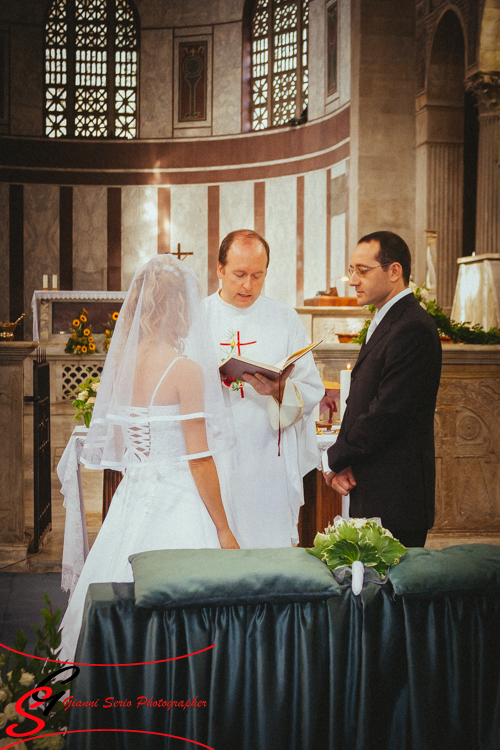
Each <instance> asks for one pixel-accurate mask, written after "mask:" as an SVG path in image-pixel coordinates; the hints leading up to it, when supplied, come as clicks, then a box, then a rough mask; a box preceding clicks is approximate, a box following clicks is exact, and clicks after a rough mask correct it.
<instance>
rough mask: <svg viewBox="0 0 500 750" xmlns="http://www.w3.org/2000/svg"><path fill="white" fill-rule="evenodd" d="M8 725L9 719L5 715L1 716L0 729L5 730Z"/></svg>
mask: <svg viewBox="0 0 500 750" xmlns="http://www.w3.org/2000/svg"><path fill="white" fill-rule="evenodd" d="M6 724H7V717H6V715H5V714H0V729H3V728H4V726H5V725H6Z"/></svg>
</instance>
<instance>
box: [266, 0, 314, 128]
mask: <svg viewBox="0 0 500 750" xmlns="http://www.w3.org/2000/svg"><path fill="white" fill-rule="evenodd" d="M308 21H309V1H308V0H257V1H256V3H255V6H254V11H253V17H252V129H253V130H264V129H265V128H269V127H275V126H277V125H285V124H286V123H287V122H288V121H289V120H290V119H292V118H294V117H298V116H299V115H300V114H301V112H302V111H303V109H304V108H305V107H306V106H307V93H308V75H307V72H308V71H307V41H308V40H307V33H308Z"/></svg>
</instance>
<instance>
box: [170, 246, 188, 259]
mask: <svg viewBox="0 0 500 750" xmlns="http://www.w3.org/2000/svg"><path fill="white" fill-rule="evenodd" d="M171 255H175V257H176V258H179V260H185V259H186V258H187V256H188V255H194V253H187V252H184V251H183V252H181V243H180V242H178V243H177V252H176V253H172V252H171Z"/></svg>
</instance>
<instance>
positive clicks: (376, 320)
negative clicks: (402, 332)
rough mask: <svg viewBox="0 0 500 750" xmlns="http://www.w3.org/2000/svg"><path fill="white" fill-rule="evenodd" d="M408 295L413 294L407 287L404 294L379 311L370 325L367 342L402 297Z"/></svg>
mask: <svg viewBox="0 0 500 750" xmlns="http://www.w3.org/2000/svg"><path fill="white" fill-rule="evenodd" d="M407 294H413V292H412V290H411V289H410V287H407V288H406V289H403V291H402V292H399V293H398V294H395V295H394V297H392V298H391V299H390V300H389V302H386V303H385V305H383V306H382V307H381V308H380V310H377V312H376V313H375V315H374V316H373V318H372V321H371V323H370V327H369V328H368V331H367V333H366V342H368V341H369V339H370V336H371V335H372V333H373V331H374V330H375V328H376V327H377V326H378V325H379V324H380V321H381V320H382V318H383V317H384V315H386V314H387V313H388V312H389V310H390V309H391V307H392V306H393V305H395V304H396V302H398V301H399V300H400V299H402V297H406V295H407Z"/></svg>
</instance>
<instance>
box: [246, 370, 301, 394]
mask: <svg viewBox="0 0 500 750" xmlns="http://www.w3.org/2000/svg"><path fill="white" fill-rule="evenodd" d="M294 367H295V365H290V366H289V367H287V368H286V370H284V372H283V374H282V376H281V387H280V384H279V380H270V379H269V378H266V377H264V375H261V374H260V372H256V373H255V375H250V374H249V373H248V372H244V373H243V375H242V378H243V380H244V381H245V383H249V385H251V386H252V388H255V390H256V391H257V393H260V395H261V396H273V398H275V399H276V401H278V403H281V398H282V396H283V389H284V387H285V386H284V383H285V380H286V379H287V378H289V377H290V375H291V374H292V372H293V369H294Z"/></svg>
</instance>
